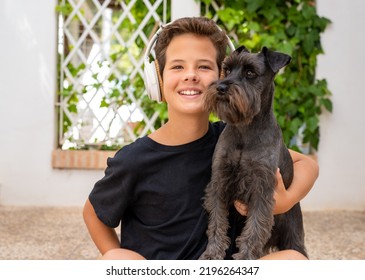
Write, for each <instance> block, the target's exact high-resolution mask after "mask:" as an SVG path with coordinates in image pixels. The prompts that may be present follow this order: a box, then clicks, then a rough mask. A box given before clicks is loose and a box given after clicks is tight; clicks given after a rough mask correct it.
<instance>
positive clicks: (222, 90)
mask: <svg viewBox="0 0 365 280" xmlns="http://www.w3.org/2000/svg"><path fill="white" fill-rule="evenodd" d="M227 89H228V86H227V85H226V84H219V85H217V92H218V94H220V95H223V94H225V93H226V92H227Z"/></svg>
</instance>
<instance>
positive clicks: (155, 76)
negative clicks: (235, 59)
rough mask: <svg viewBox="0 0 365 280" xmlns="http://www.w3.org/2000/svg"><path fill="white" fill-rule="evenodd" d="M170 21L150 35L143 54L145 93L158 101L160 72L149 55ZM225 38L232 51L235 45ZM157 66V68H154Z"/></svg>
mask: <svg viewBox="0 0 365 280" xmlns="http://www.w3.org/2000/svg"><path fill="white" fill-rule="evenodd" d="M172 23H173V21H172V22H169V23H167V24H164V25H162V24H161V25H160V28H159V29H158V30H157V31H156V33H155V34H154V35H153V36H152V38H151V40H150V42H149V43H148V45H147V48H146V52H145V55H144V75H145V77H144V83H145V87H146V91H147V94H148V96H149V98H150V99H152V100H156V101H158V102H161V101H162V94H161V88H162V84H161V81H162V79H161V77H160V72H159V69H158V67H157V66H158V63H157V61H155V60H153V61H151V62H150V55H151V53H152V49H153V47H154V46H155V44H156V42H157V39H158V36H159V34H160V33H161V32H162V30H163V29H164V28H165V27H166V26H168V25H170V24H172ZM217 27H218V29H219V30H220V31H222V29H221V28H220V27H219V26H218V25H217ZM226 37H227V39H228V46H229V48H230V50H231V52H233V51H234V50H235V46H234V45H233V43H232V41H231V40H230V38H229V37H228V35H226ZM156 67H157V69H156Z"/></svg>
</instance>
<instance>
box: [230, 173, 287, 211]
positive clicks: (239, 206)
mask: <svg viewBox="0 0 365 280" xmlns="http://www.w3.org/2000/svg"><path fill="white" fill-rule="evenodd" d="M276 179H277V184H276V186H275V191H274V200H275V205H274V209H273V214H274V215H276V214H282V213H285V212H286V211H288V210H289V209H286V208H287V203H286V201H287V190H286V189H285V185H284V182H283V178H282V177H281V173H280V169H279V168H278V169H277V171H276ZM234 207H235V208H236V210H237V212H238V213H240V214H241V215H242V216H247V213H248V207H247V205H246V204H243V203H241V202H239V201H238V200H236V201H235V202H234Z"/></svg>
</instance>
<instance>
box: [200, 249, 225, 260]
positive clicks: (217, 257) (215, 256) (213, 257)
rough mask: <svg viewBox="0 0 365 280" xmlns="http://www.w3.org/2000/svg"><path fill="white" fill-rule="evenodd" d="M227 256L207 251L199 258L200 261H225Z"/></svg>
mask: <svg viewBox="0 0 365 280" xmlns="http://www.w3.org/2000/svg"><path fill="white" fill-rule="evenodd" d="M224 257H225V254H219V253H218V252H214V251H212V250H206V251H205V252H204V253H203V254H202V255H201V256H200V258H199V260H223V259H224Z"/></svg>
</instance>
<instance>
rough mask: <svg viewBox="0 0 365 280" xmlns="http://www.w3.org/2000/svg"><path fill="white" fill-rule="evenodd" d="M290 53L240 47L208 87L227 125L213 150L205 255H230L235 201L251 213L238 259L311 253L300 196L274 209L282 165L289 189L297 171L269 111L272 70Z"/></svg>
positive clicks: (210, 101)
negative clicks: (279, 210) (220, 76)
mask: <svg viewBox="0 0 365 280" xmlns="http://www.w3.org/2000/svg"><path fill="white" fill-rule="evenodd" d="M290 60H291V57H290V56H288V55H286V54H283V53H279V52H274V51H271V50H269V49H267V48H266V47H264V48H263V49H262V51H261V52H260V53H250V52H249V51H248V50H247V49H246V48H245V47H240V48H238V49H237V50H236V51H234V52H233V53H232V54H231V55H230V56H229V57H228V58H227V59H226V60H225V62H224V64H223V74H224V78H223V79H221V80H218V81H216V82H214V83H213V84H212V85H211V86H210V87H209V89H208V93H207V95H206V100H205V105H206V108H207V110H209V111H213V112H215V113H216V114H217V115H218V117H220V118H221V119H222V120H224V121H225V122H226V123H227V125H226V127H225V129H224V131H223V132H222V134H221V136H220V138H219V140H218V143H217V146H216V149H215V152H214V157H213V165H212V178H211V182H210V183H209V184H208V186H207V189H206V196H205V202H204V206H205V208H206V210H207V212H208V214H209V225H208V230H207V235H208V246H207V249H206V251H205V252H204V253H203V254H202V256H201V257H200V259H223V258H224V257H225V255H226V250H227V248H228V247H229V245H230V243H231V240H230V238H229V237H228V235H227V232H228V229H229V221H228V216H229V209H230V208H232V205H233V202H234V201H236V200H238V201H240V202H242V203H244V204H246V205H247V206H248V215H247V219H246V222H245V226H244V228H243V230H242V232H241V234H240V235H239V236H238V237H237V239H236V245H237V248H238V253H236V254H234V255H233V258H234V259H258V258H260V257H262V256H263V255H265V254H267V253H268V252H269V251H270V250H283V249H295V250H297V251H299V252H301V253H302V254H304V255H305V256H307V253H306V250H305V246H304V229H303V221H302V213H301V209H300V205H299V203H298V204H296V205H295V206H294V207H293V208H292V209H291V210H289V211H288V212H286V213H284V214H280V215H275V217H274V215H273V207H274V203H275V201H274V198H273V196H274V189H275V186H276V181H277V180H276V171H277V168H278V167H279V168H280V172H281V174H282V177H283V181H284V184H285V186H286V188H287V187H288V186H290V184H291V181H292V178H293V162H292V159H291V156H290V154H289V151H288V149H287V148H286V146H285V144H284V142H283V140H282V134H281V130H280V128H279V126H278V124H277V122H276V119H275V116H274V113H273V110H272V103H273V96H274V77H275V75H276V73H277V72H278V71H279V70H280V69H281V68H282V67H284V66H286V65H287V64H288V63H289V62H290ZM242 219H244V218H243V217H242ZM274 220H275V221H274Z"/></svg>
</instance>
